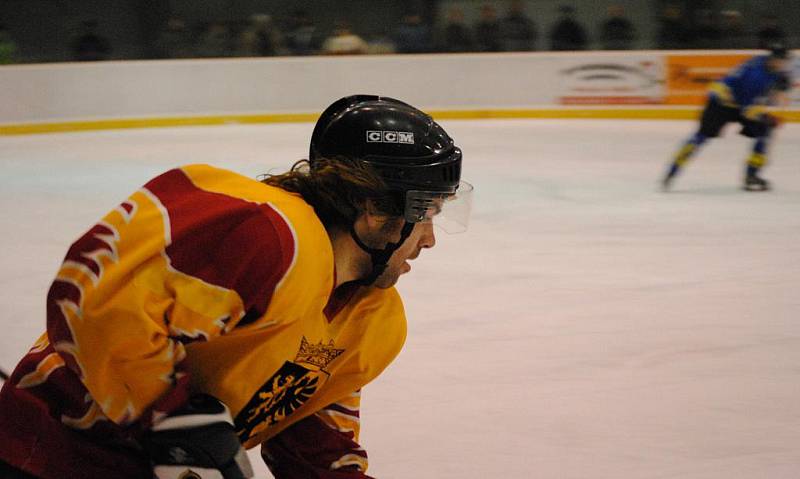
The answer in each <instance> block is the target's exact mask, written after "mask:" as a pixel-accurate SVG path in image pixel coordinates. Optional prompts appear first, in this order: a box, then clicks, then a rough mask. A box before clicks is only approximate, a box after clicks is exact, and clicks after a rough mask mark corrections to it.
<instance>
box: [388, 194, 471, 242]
mask: <svg viewBox="0 0 800 479" xmlns="http://www.w3.org/2000/svg"><path fill="white" fill-rule="evenodd" d="M472 190H473V187H472V185H471V184H469V183H467V182H466V181H461V182H459V183H458V188H457V189H456V192H455V193H442V192H440V191H418V190H411V191H407V192H406V209H405V213H404V216H405V219H406V221H408V222H409V223H422V222H426V221H432V222H433V224H434V225H436V226H438V227H440V228H441V229H442V230H444V231H445V232H447V233H463V232H464V231H466V230H467V224H468V223H469V216H470V211H471V210H472Z"/></svg>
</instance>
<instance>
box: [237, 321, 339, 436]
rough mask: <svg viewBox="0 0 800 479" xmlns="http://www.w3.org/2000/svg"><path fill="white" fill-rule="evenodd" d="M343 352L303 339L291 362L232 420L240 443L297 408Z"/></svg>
mask: <svg viewBox="0 0 800 479" xmlns="http://www.w3.org/2000/svg"><path fill="white" fill-rule="evenodd" d="M344 351H345V350H344V349H337V348H336V347H335V345H334V342H333V340H330V341H329V342H328V344H324V343H323V342H322V341H320V342H319V343H317V344H313V343H311V342H309V341H308V340H307V339H306V338H305V337H303V338H302V340H301V341H300V348H299V351H298V353H297V356H296V357H295V359H294V361H293V362H292V361H286V362H284V363H283V366H281V368H280V369H278V371H277V372H276V373H275V374H273V375H272V377H270V378H269V379H268V380H267V381H266V382H265V383H264V384H263V385H262V386H261V387H260V388H259V389H258V391H256V393H255V394H254V395H253V397H252V398H250V401H248V402H247V404H246V405H245V406H244V407H243V408H242V410H241V411H239V414H237V415H236V418H235V419H234V424H235V426H236V433H237V434H238V435H239V439H240V440H241V441H242V442H244V441H247V440H248V439H250V438H251V437H253V436H255V435H256V434H258V433H259V432H261V431H263V430H264V429H266V428H268V427H270V426H273V425H275V424H277V423H279V422H280V421H282V420H283V419H285V418H286V417H287V416H289V415H290V414H292V413H293V412H294V411H296V410H297V409H299V408H300V406H302V405H303V404H305V403H306V401H308V400H309V399H310V398H311V396H313V395H314V393H316V392H317V391H318V390H319V388H320V387H321V386H322V384H324V383H325V381H326V380H327V379H328V377H329V376H330V373H328V372H327V371H325V368H326V367H327V366H328V365H329V364H330V363H331V362H333V360H334V359H336V358H337V357H339V356H340V355H341V354H342V353H343V352H344Z"/></svg>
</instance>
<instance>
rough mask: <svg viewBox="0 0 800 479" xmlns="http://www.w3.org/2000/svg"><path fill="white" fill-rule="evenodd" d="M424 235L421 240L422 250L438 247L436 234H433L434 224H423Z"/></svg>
mask: <svg viewBox="0 0 800 479" xmlns="http://www.w3.org/2000/svg"><path fill="white" fill-rule="evenodd" d="M422 227H423V230H422V235H421V236H420V238H419V247H420V248H433V247H434V246H436V234H434V232H433V223H432V222H427V223H423V224H422Z"/></svg>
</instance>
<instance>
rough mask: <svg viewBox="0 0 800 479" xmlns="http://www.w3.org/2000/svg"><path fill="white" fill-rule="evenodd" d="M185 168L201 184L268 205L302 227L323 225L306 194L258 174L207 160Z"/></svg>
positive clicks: (182, 170)
mask: <svg viewBox="0 0 800 479" xmlns="http://www.w3.org/2000/svg"><path fill="white" fill-rule="evenodd" d="M178 170H179V171H181V172H183V173H184V174H185V175H186V176H187V177H188V178H189V179H190V180H191V181H192V183H194V185H196V186H197V187H198V188H202V189H203V190H205V191H208V192H212V193H219V194H223V195H226V196H231V197H235V198H238V199H241V200H244V201H248V202H251V203H256V204H261V205H268V206H269V207H270V208H271V209H273V210H275V211H276V212H277V213H278V214H279V216H280V218H281V219H282V220H283V221H285V222H287V223H290V224H292V225H293V227H294V226H296V227H298V228H303V227H304V225H307V224H309V223H310V226H311V227H312V228H315V229H316V228H318V227H320V226H321V224H320V223H319V221H318V219H317V216H316V214H315V212H314V209H313V208H312V207H311V205H309V204H308V203H306V201H305V200H304V199H303V198H302V196H300V195H298V194H296V193H291V192H288V191H286V190H283V189H281V188H278V187H276V186H271V185H267V184H265V183H263V182H261V181H259V180H257V179H255V178H251V177H249V176H245V175H242V174H240V173H237V172H234V171H231V170H227V169H223V168H218V167H215V166H211V165H206V164H192V165H185V166H181V167H180V168H179V169H178Z"/></svg>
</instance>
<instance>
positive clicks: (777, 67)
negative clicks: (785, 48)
mask: <svg viewBox="0 0 800 479" xmlns="http://www.w3.org/2000/svg"><path fill="white" fill-rule="evenodd" d="M788 66H789V60H788V59H784V58H770V59H769V62H768V67H769V69H770V70H771V71H773V72H781V71H785V70H786V69H787V67H788Z"/></svg>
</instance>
